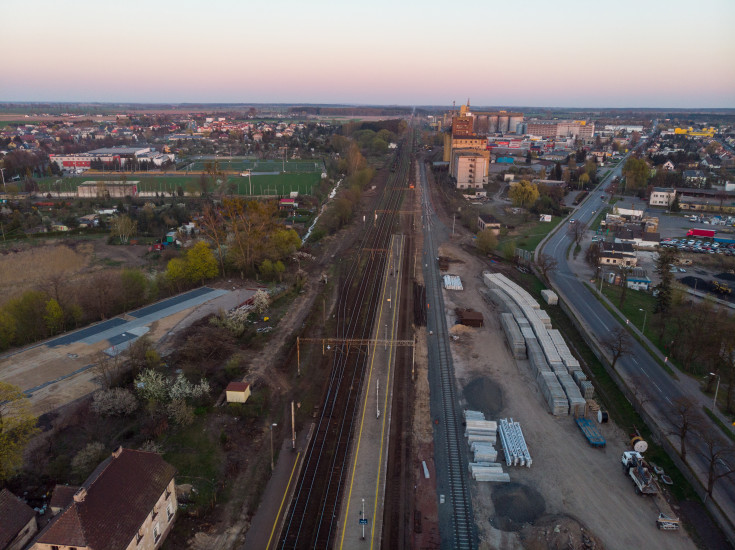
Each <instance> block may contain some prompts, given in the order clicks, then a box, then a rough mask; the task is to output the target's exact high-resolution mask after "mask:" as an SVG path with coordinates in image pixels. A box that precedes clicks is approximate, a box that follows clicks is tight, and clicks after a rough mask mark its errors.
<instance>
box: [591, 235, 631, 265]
mask: <svg viewBox="0 0 735 550" xmlns="http://www.w3.org/2000/svg"><path fill="white" fill-rule="evenodd" d="M637 263H638V258H637V257H636V253H635V250H634V249H633V245H632V244H630V243H611V242H607V241H605V242H603V243H602V253H601V254H600V265H602V266H609V265H627V266H634V267H635V266H636V265H637Z"/></svg>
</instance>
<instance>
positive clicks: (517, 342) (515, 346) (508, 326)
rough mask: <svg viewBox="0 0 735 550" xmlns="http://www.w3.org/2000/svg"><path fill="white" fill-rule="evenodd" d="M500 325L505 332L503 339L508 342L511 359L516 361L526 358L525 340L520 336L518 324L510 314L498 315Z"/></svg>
mask: <svg viewBox="0 0 735 550" xmlns="http://www.w3.org/2000/svg"><path fill="white" fill-rule="evenodd" d="M500 324H501V325H503V331H504V332H505V338H506V340H508V347H510V351H511V353H513V357H514V358H516V359H525V358H526V340H525V338H523V334H521V329H520V328H519V327H518V323H516V320H515V319H514V318H513V315H512V314H510V313H501V314H500Z"/></svg>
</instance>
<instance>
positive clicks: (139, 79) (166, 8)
mask: <svg viewBox="0 0 735 550" xmlns="http://www.w3.org/2000/svg"><path fill="white" fill-rule="evenodd" d="M447 6H448V5H447V4H446V3H439V2H436V1H430V0H427V1H424V2H416V1H407V2H388V1H387V0H375V1H374V2H371V3H369V4H366V3H360V4H358V3H351V2H344V3H339V4H332V3H330V2H327V1H326V0H314V1H313V2H311V3H308V4H307V3H303V2H297V1H296V0H282V1H280V2H277V3H258V4H252V5H251V4H250V3H239V2H235V1H231V0H214V1H213V2H209V3H207V4H202V3H201V2H195V1H194V0H180V1H178V2H172V1H169V0H166V1H156V0H153V1H148V2H142V1H140V0H133V1H131V2H127V3H124V4H100V3H98V2H92V1H91V0H76V1H73V2H70V3H68V4H64V6H63V8H62V7H61V6H60V5H59V4H58V3H57V2H52V1H50V0H38V1H34V2H25V3H16V4H14V5H13V7H12V12H11V10H10V9H9V8H8V7H7V6H6V7H5V9H4V10H3V12H5V13H4V18H3V19H4V20H5V21H7V22H8V23H9V24H7V25H5V27H4V28H3V30H2V33H0V47H2V50H3V51H4V52H6V54H7V55H6V56H5V59H4V64H3V65H4V66H3V77H2V79H0V101H61V102H77V101H79V102H85V101H98V102H160V103H185V102H196V103H199V102H201V103H217V102H228V103H229V102H237V103H251V102H252V103H318V104H333V103H343V104H373V105H451V103H452V102H453V101H456V103H457V104H458V105H459V104H460V103H464V102H465V101H466V100H467V98H468V97H469V98H470V100H471V102H472V104H474V105H508V106H540V107H543V106H550V107H577V108H602V107H611V108H615V107H621V108H623V107H630V108H647V107H648V108H654V107H659V108H685V109H686V108H735V63H733V61H732V60H733V59H735V33H733V32H732V29H733V28H735V2H732V1H731V0H701V1H700V2H697V3H691V2H686V1H684V0H670V1H665V0H646V1H644V2H641V1H640V0H638V1H633V0H621V1H619V2H616V3H615V4H614V5H612V6H610V5H605V6H604V7H603V6H602V5H597V4H590V3H588V2H586V1H583V0H560V1H559V2H555V3H548V2H543V1H541V0H528V1H526V2H524V3H522V4H520V3H508V4H507V5H503V4H500V5H498V4H497V3H488V2H481V1H479V0H470V1H469V2H465V3H463V4H462V5H461V6H452V8H451V10H450V9H448V7H447Z"/></svg>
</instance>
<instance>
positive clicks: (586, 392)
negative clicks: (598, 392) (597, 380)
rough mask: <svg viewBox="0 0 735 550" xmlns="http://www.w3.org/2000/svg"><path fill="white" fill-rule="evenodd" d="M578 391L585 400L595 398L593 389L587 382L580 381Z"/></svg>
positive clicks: (590, 383)
mask: <svg viewBox="0 0 735 550" xmlns="http://www.w3.org/2000/svg"><path fill="white" fill-rule="evenodd" d="M579 391H580V393H581V394H582V397H584V398H585V399H592V398H593V397H594V396H595V387H594V386H593V385H592V382H590V381H589V380H582V381H581V382H580V383H579Z"/></svg>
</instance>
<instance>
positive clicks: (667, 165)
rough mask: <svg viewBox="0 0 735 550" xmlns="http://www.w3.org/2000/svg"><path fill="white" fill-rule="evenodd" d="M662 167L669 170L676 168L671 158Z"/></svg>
mask: <svg viewBox="0 0 735 550" xmlns="http://www.w3.org/2000/svg"><path fill="white" fill-rule="evenodd" d="M661 168H662V169H664V170H666V171H667V172H671V171H672V170H673V169H674V163H673V162H671V161H670V160H667V161H666V162H664V163H663V164H662V165H661Z"/></svg>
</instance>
